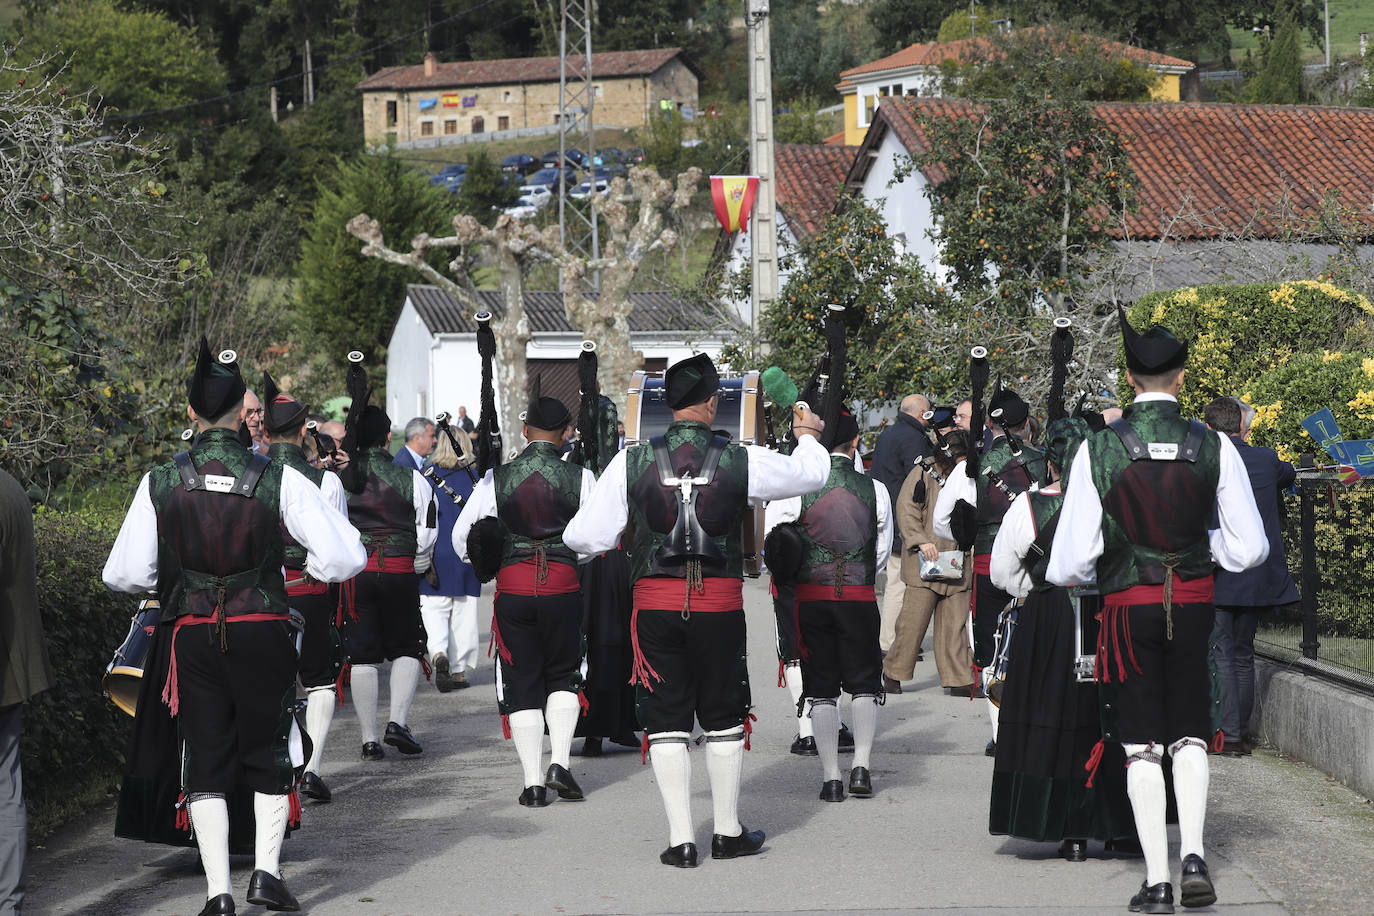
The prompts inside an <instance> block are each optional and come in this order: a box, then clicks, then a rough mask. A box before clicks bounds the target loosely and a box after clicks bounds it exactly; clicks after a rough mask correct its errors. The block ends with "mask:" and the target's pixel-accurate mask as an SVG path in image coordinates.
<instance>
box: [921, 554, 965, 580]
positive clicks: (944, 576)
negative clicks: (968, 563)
mask: <svg viewBox="0 0 1374 916" xmlns="http://www.w3.org/2000/svg"><path fill="white" fill-rule="evenodd" d="M917 558H918V559H919V560H920V561H921V578H922V579H923V580H924V581H926V582H962V581H963V579H964V552H963V551H962V550H942V551H940V555H939V556H938V557H936V558H935V559H934V560H927V559H926V557H925V554H918V556H917Z"/></svg>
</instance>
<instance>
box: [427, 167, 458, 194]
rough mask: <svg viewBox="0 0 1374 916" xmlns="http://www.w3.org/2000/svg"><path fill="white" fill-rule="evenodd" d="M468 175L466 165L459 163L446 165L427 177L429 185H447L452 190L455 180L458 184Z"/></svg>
mask: <svg viewBox="0 0 1374 916" xmlns="http://www.w3.org/2000/svg"><path fill="white" fill-rule="evenodd" d="M467 173H468V164H467V163H466V162H459V163H457V164H455V165H446V166H444V167H443V168H441V169H440V170H439V171H437V172H435V173H434V174H433V175H431V176H429V183H430V184H432V185H435V186H436V187H437V186H438V185H441V184H442V185H449V186H450V190H451V189H452V185H453V182H454V181H455V180H457V181H458V182H459V183H460V184H461V183H462V180H463V178H464V177H466V176H467Z"/></svg>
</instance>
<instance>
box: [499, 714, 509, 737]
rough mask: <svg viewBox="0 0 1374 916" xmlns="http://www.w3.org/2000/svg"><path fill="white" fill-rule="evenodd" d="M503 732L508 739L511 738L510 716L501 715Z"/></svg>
mask: <svg viewBox="0 0 1374 916" xmlns="http://www.w3.org/2000/svg"><path fill="white" fill-rule="evenodd" d="M501 734H502V735H504V736H505V739H506V740H507V741H509V740H510V716H502V717H501Z"/></svg>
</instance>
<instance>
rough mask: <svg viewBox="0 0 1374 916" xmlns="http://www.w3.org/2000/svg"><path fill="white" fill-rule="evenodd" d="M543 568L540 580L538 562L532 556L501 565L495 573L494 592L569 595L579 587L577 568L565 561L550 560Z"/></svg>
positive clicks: (526, 594) (535, 596)
mask: <svg viewBox="0 0 1374 916" xmlns="http://www.w3.org/2000/svg"><path fill="white" fill-rule="evenodd" d="M544 570H545V575H544V581H543V582H540V581H539V564H538V563H537V562H536V561H535V560H534V559H533V558H530V559H528V560H522V561H521V562H519V563H512V564H511V565H510V566H503V567H501V570H500V572H498V573H497V574H496V594H498V595H522V596H524V597H528V598H537V597H539V596H540V595H570V594H572V593H573V592H575V591H577V590H578V589H579V587H580V586H579V584H578V581H577V570H576V569H574V568H573V567H571V566H569V565H568V564H567V563H559V562H557V561H556V560H550V561H548V562H547V563H545V564H544Z"/></svg>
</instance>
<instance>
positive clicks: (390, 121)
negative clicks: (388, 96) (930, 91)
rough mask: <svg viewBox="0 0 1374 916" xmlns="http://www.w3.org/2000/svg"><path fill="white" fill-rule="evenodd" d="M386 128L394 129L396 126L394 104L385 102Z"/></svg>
mask: <svg viewBox="0 0 1374 916" xmlns="http://www.w3.org/2000/svg"><path fill="white" fill-rule="evenodd" d="M386 126H387V127H395V126H396V103H395V102H387V103H386Z"/></svg>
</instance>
